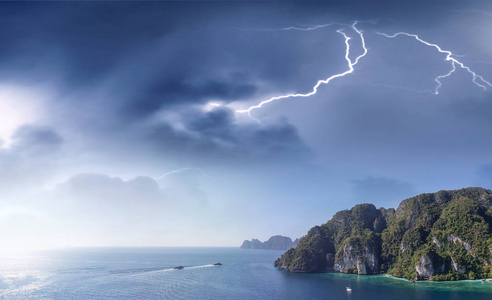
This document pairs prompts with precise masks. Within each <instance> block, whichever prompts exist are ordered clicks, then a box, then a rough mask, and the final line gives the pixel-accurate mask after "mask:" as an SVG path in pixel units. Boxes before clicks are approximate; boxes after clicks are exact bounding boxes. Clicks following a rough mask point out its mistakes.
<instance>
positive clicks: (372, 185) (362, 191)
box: [352, 176, 416, 208]
mask: <svg viewBox="0 0 492 300" xmlns="http://www.w3.org/2000/svg"><path fill="white" fill-rule="evenodd" d="M352 183H353V186H354V195H355V197H356V201H357V202H359V203H374V204H376V205H379V206H384V207H386V208H389V207H388V205H389V206H395V205H397V204H398V203H399V202H400V201H402V200H403V199H406V198H408V197H411V196H414V195H415V194H416V189H415V187H414V186H413V185H412V184H410V183H407V182H402V181H399V180H397V179H392V178H385V177H372V176H368V177H366V178H364V179H358V180H353V181H352Z"/></svg>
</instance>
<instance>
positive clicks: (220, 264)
mask: <svg viewBox="0 0 492 300" xmlns="http://www.w3.org/2000/svg"><path fill="white" fill-rule="evenodd" d="M214 266H222V263H220V262H216V263H214Z"/></svg>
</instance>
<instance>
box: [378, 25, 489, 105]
mask: <svg viewBox="0 0 492 300" xmlns="http://www.w3.org/2000/svg"><path fill="white" fill-rule="evenodd" d="M376 33H377V34H379V35H382V36H385V37H387V38H391V39H393V38H396V37H398V36H401V35H403V36H408V37H412V38H414V39H415V40H417V41H418V42H420V43H422V44H424V45H426V46H429V47H433V48H435V49H437V51H438V52H440V53H443V54H446V61H449V62H450V63H451V67H452V68H451V70H450V71H449V72H448V73H446V74H444V75H439V76H437V77H436V78H435V79H434V81H435V82H436V83H437V86H436V88H435V89H434V94H436V95H437V94H439V89H440V88H441V86H442V83H441V79H443V78H447V77H449V76H451V75H452V74H453V73H454V72H455V71H456V65H458V66H459V67H460V68H462V69H464V70H465V71H467V72H468V73H470V75H471V76H472V78H473V79H472V82H473V83H474V84H475V85H476V86H479V87H481V88H483V89H484V90H487V86H489V87H492V83H490V82H489V81H487V80H485V79H484V78H483V77H482V76H480V75H478V74H477V73H475V72H474V71H472V70H471V69H470V68H469V67H468V66H466V65H465V64H463V63H462V62H461V61H459V60H457V59H456V58H454V57H453V56H456V55H454V54H453V53H452V52H451V51H449V50H443V49H442V48H441V47H440V46H439V45H437V44H432V43H429V42H427V41H424V40H423V39H421V38H420V37H419V36H418V35H416V34H412V33H407V32H397V33H395V34H393V35H389V34H386V33H382V32H376ZM479 82H480V83H479Z"/></svg>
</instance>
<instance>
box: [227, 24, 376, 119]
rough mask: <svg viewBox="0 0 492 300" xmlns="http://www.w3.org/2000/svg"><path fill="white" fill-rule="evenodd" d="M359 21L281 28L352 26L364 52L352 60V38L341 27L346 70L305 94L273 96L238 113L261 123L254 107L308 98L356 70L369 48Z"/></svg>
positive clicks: (321, 82)
mask: <svg viewBox="0 0 492 300" xmlns="http://www.w3.org/2000/svg"><path fill="white" fill-rule="evenodd" d="M357 23H358V22H357V21H356V22H354V23H353V24H352V25H347V24H341V23H337V22H333V23H329V24H325V25H318V26H314V27H308V28H297V27H287V28H283V29H280V30H316V29H319V28H323V27H327V26H331V25H333V24H340V25H344V26H348V27H350V28H352V29H353V30H354V31H355V32H356V33H357V34H358V35H359V37H360V40H361V47H362V49H363V53H362V54H360V55H359V56H357V57H356V58H355V60H352V59H351V58H350V43H349V41H350V39H351V38H350V37H349V36H348V35H347V34H346V33H345V32H343V30H342V29H339V30H337V32H338V33H339V34H341V35H342V36H343V38H344V40H345V60H346V61H347V66H348V70H346V71H345V72H343V73H339V74H335V75H332V76H330V77H328V78H326V79H322V80H319V81H318V82H317V83H316V84H315V85H314V86H313V87H312V90H311V92H309V93H304V94H302V93H296V94H287V95H281V96H275V97H272V98H270V99H267V100H264V101H262V102H260V103H259V104H257V105H253V106H251V107H249V108H248V109H242V110H236V113H247V114H248V115H249V117H251V118H252V119H253V120H255V121H256V122H258V123H260V122H259V121H258V120H257V119H255V118H254V117H253V116H252V115H251V111H253V110H254V109H258V108H261V107H262V106H263V105H265V104H268V103H270V102H273V101H277V100H282V99H288V98H299V97H302V98H306V97H310V96H312V95H314V94H316V93H317V92H318V88H319V87H320V86H321V85H322V84H328V83H329V82H330V81H332V80H333V79H336V78H340V77H344V76H346V75H348V74H351V73H352V72H353V71H354V66H355V65H357V64H358V63H359V60H360V59H361V58H363V57H364V56H366V54H367V51H368V50H367V47H366V42H365V40H364V34H363V32H362V31H361V30H360V29H358V28H357Z"/></svg>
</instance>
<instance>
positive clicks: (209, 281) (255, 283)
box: [0, 248, 492, 300]
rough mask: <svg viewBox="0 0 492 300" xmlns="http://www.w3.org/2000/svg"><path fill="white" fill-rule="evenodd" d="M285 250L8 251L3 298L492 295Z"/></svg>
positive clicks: (478, 286) (476, 286) (480, 288)
mask: <svg viewBox="0 0 492 300" xmlns="http://www.w3.org/2000/svg"><path fill="white" fill-rule="evenodd" d="M283 252H284V251H275V250H250V249H239V248H76V249H65V250H51V251H41V252H34V253H30V254H23V255H10V256H3V257H2V258H1V259H0V299H84V300H87V299H337V300H339V299H352V300H355V299H365V300H368V299H369V300H370V299H375V300H385V299H399V300H402V299H419V300H422V299H429V300H430V299H432V300H438V299H447V300H449V299H467V300H472V299H473V300H480V299H487V300H490V299H492V282H485V283H482V282H481V281H459V282H417V283H411V282H409V281H407V280H403V279H396V278H392V277H389V276H384V275H373V276H364V275H347V274H340V273H318V274H301V273H290V272H286V271H284V270H279V269H277V268H275V267H274V266H273V262H274V261H275V259H276V258H278V257H279V256H280V255H281V254H282V253H283ZM216 262H220V263H222V265H220V266H214V265H213V264H214V263H216ZM177 266H183V268H182V269H174V267H177ZM347 287H350V288H351V291H347Z"/></svg>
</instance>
